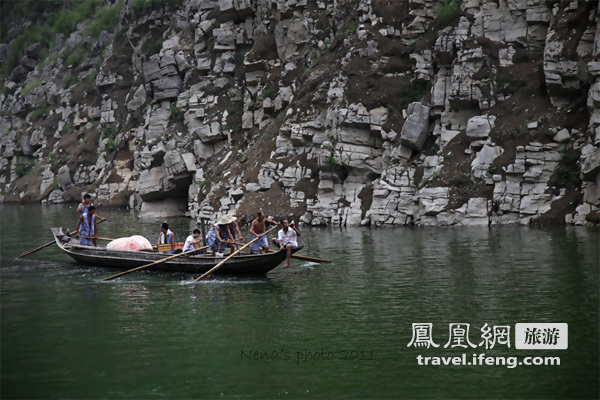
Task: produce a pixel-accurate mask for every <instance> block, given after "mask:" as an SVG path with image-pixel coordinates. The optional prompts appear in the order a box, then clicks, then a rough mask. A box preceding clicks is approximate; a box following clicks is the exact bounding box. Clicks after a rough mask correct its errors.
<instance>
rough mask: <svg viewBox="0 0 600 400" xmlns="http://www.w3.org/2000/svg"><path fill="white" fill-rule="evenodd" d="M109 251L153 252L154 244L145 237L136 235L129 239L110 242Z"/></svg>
mask: <svg viewBox="0 0 600 400" xmlns="http://www.w3.org/2000/svg"><path fill="white" fill-rule="evenodd" d="M106 248H107V249H111V250H128V251H139V250H152V244H150V242H149V241H148V239H146V238H145V237H143V236H139V235H135V236H129V237H123V238H118V239H115V240H113V241H112V242H110V243H109V244H108V245H107V246H106Z"/></svg>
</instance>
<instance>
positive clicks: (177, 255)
mask: <svg viewBox="0 0 600 400" xmlns="http://www.w3.org/2000/svg"><path fill="white" fill-rule="evenodd" d="M197 250H199V249H194V250H190V251H185V252H183V253H179V254H175V255H174V256H171V257H167V258H163V259H162V260H159V261H155V262H153V263H150V264H146V265H142V266H141V267H137V268H133V269H130V270H127V271H124V272H119V273H118V274H116V275H113V276H109V277H108V278H104V279H102V280H103V281H111V280H113V279H115V278H118V277H120V276H123V275H127V274H130V273H132V272H135V271H139V270H142V269H145V268H148V267H151V266H153V265H156V264H160V263H164V262H165V261H169V260H172V259H174V258H177V257H181V256H184V255H186V254H190V253H193V252H195V251H197Z"/></svg>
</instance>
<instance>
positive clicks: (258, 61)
mask: <svg viewBox="0 0 600 400" xmlns="http://www.w3.org/2000/svg"><path fill="white" fill-rule="evenodd" d="M84 3H86V4H87V6H88V8H89V10H88V13H87V14H85V15H84V14H82V15H84V16H83V17H81V18H80V20H77V22H78V23H77V25H76V26H70V27H69V26H66V27H61V25H60V24H58V22H57V21H59V22H60V21H62V20H61V18H62V17H61V16H64V14H65V13H69V12H71V13H74V12H75V11H73V10H70V9H67V8H65V6H64V5H60V6H59V7H57V8H56V10H48V9H45V10H43V12H41V13H40V14H39V15H37V14H35V15H32V12H29V13H27V14H25V13H23V12H20V11H19V10H10V9H5V10H3V13H2V14H3V16H2V18H3V25H4V26H5V28H3V32H2V34H3V37H2V40H3V41H4V44H0V60H1V61H2V62H3V63H4V64H5V66H6V67H4V68H3V69H2V73H3V75H2V94H1V95H0V96H1V97H0V99H1V102H2V105H1V113H2V114H1V119H0V127H1V128H0V129H1V139H0V153H1V156H2V159H1V160H2V163H1V166H0V168H1V169H0V174H1V175H0V188H1V189H2V192H1V193H2V197H0V199H2V201H4V202H40V201H41V202H43V203H60V202H68V201H76V200H78V199H79V198H80V196H81V193H82V192H90V193H92V194H93V195H95V197H96V198H97V202H99V203H103V204H105V205H114V206H128V207H132V208H133V207H135V208H138V209H140V210H141V212H142V214H143V215H148V216H154V217H158V216H171V215H189V216H191V217H192V218H201V217H206V218H209V219H214V218H215V217H216V216H218V215H221V214H225V213H234V214H237V215H239V216H245V215H251V214H253V213H254V212H255V211H256V210H258V209H263V210H264V211H266V212H267V213H268V214H270V215H275V216H284V215H288V216H294V217H295V218H298V219H299V220H300V221H302V222H304V223H306V224H312V225H324V224H333V225H369V224H373V225H378V226H379V225H407V224H414V225H423V226H447V225H488V224H512V223H515V224H516V223H518V224H531V223H538V224H541V223H550V222H555V223H556V222H558V223H573V224H577V225H582V224H583V225H586V224H597V223H598V220H599V214H598V209H599V207H600V189H599V186H600V175H599V172H600V62H599V61H598V55H599V52H600V28H599V25H598V12H599V9H598V2H597V1H582V0H573V1H568V0H567V1H559V0H548V1H543V0H499V1H491V0H490V1H487V0H465V1H462V2H446V1H444V2H441V1H433V0H330V1H325V0H324V1H311V0H191V1H164V2H161V1H156V0H133V1H126V2H122V1H121V2H119V1H115V2H104V3H100V2H99V1H90V0H87V1H86V2H84ZM3 4H4V3H3ZM82 4H83V3H82ZM73 25H74V24H73ZM45 26H46V27H48V29H46V30H45V31H43V30H42V32H46V34H45V35H38V36H37V37H36V36H35V35H34V34H32V32H31V31H32V30H35V29H37V31H35V32H38V31H40V29H42V28H43V27H45ZM6 27H8V28H6Z"/></svg>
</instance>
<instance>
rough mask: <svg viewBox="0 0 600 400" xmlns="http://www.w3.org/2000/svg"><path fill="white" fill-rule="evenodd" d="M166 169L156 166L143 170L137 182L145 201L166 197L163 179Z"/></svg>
mask: <svg viewBox="0 0 600 400" xmlns="http://www.w3.org/2000/svg"><path fill="white" fill-rule="evenodd" d="M164 178H165V171H164V168H163V167H154V168H151V169H146V170H143V171H142V172H141V173H140V177H139V179H138V183H137V190H138V192H139V194H140V196H141V197H142V199H143V200H144V201H151V200H159V199H162V198H164V194H163V186H164V184H163V180H164Z"/></svg>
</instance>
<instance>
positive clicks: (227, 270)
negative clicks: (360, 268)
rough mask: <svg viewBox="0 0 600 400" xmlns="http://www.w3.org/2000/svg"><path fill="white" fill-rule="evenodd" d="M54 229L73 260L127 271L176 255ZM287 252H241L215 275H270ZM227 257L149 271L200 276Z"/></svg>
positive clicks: (182, 260)
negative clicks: (84, 239)
mask: <svg viewBox="0 0 600 400" xmlns="http://www.w3.org/2000/svg"><path fill="white" fill-rule="evenodd" d="M51 231H52V234H53V235H54V240H56V244H57V245H58V247H60V248H61V250H63V251H64V252H65V253H67V254H68V255H70V256H71V257H72V258H73V259H75V260H76V261H78V262H80V263H81V264H85V265H91V266H95V267H105V268H115V269H120V270H123V271H125V270H128V269H131V268H135V267H141V266H142V265H146V264H150V263H152V262H154V261H159V260H161V259H163V258H167V257H169V256H172V254H164V253H160V254H159V253H157V252H153V251H123V250H110V249H107V248H105V247H93V246H81V245H80V244H79V240H77V239H75V238H72V237H70V236H68V235H67V234H65V233H64V232H63V230H62V228H51ZM302 247H303V246H299V247H297V248H295V249H293V250H292V251H293V252H294V253H295V252H297V251H298V250H300V249H302ZM285 252H286V251H285V249H282V250H280V251H277V252H273V253H267V254H249V253H245V254H240V255H237V256H234V257H233V258H232V259H231V260H229V261H227V262H226V263H225V264H224V265H223V266H222V267H220V268H219V269H217V271H215V274H227V275H232V274H240V275H241V274H266V273H267V272H269V271H271V270H272V269H273V268H275V267H277V266H278V265H279V264H281V263H282V262H283V261H284V260H285V256H286V253H285ZM225 257H227V254H225V255H224V256H222V257H213V256H211V255H196V256H187V255H185V256H181V257H177V258H174V259H173V260H169V261H165V262H164V263H160V264H157V265H154V266H152V267H149V268H148V270H149V271H166V272H183V273H190V274H196V275H198V274H203V273H205V272H207V271H208V270H210V269H211V268H212V267H214V266H215V265H217V263H219V262H221V261H222V260H223V259H224V258H225Z"/></svg>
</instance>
